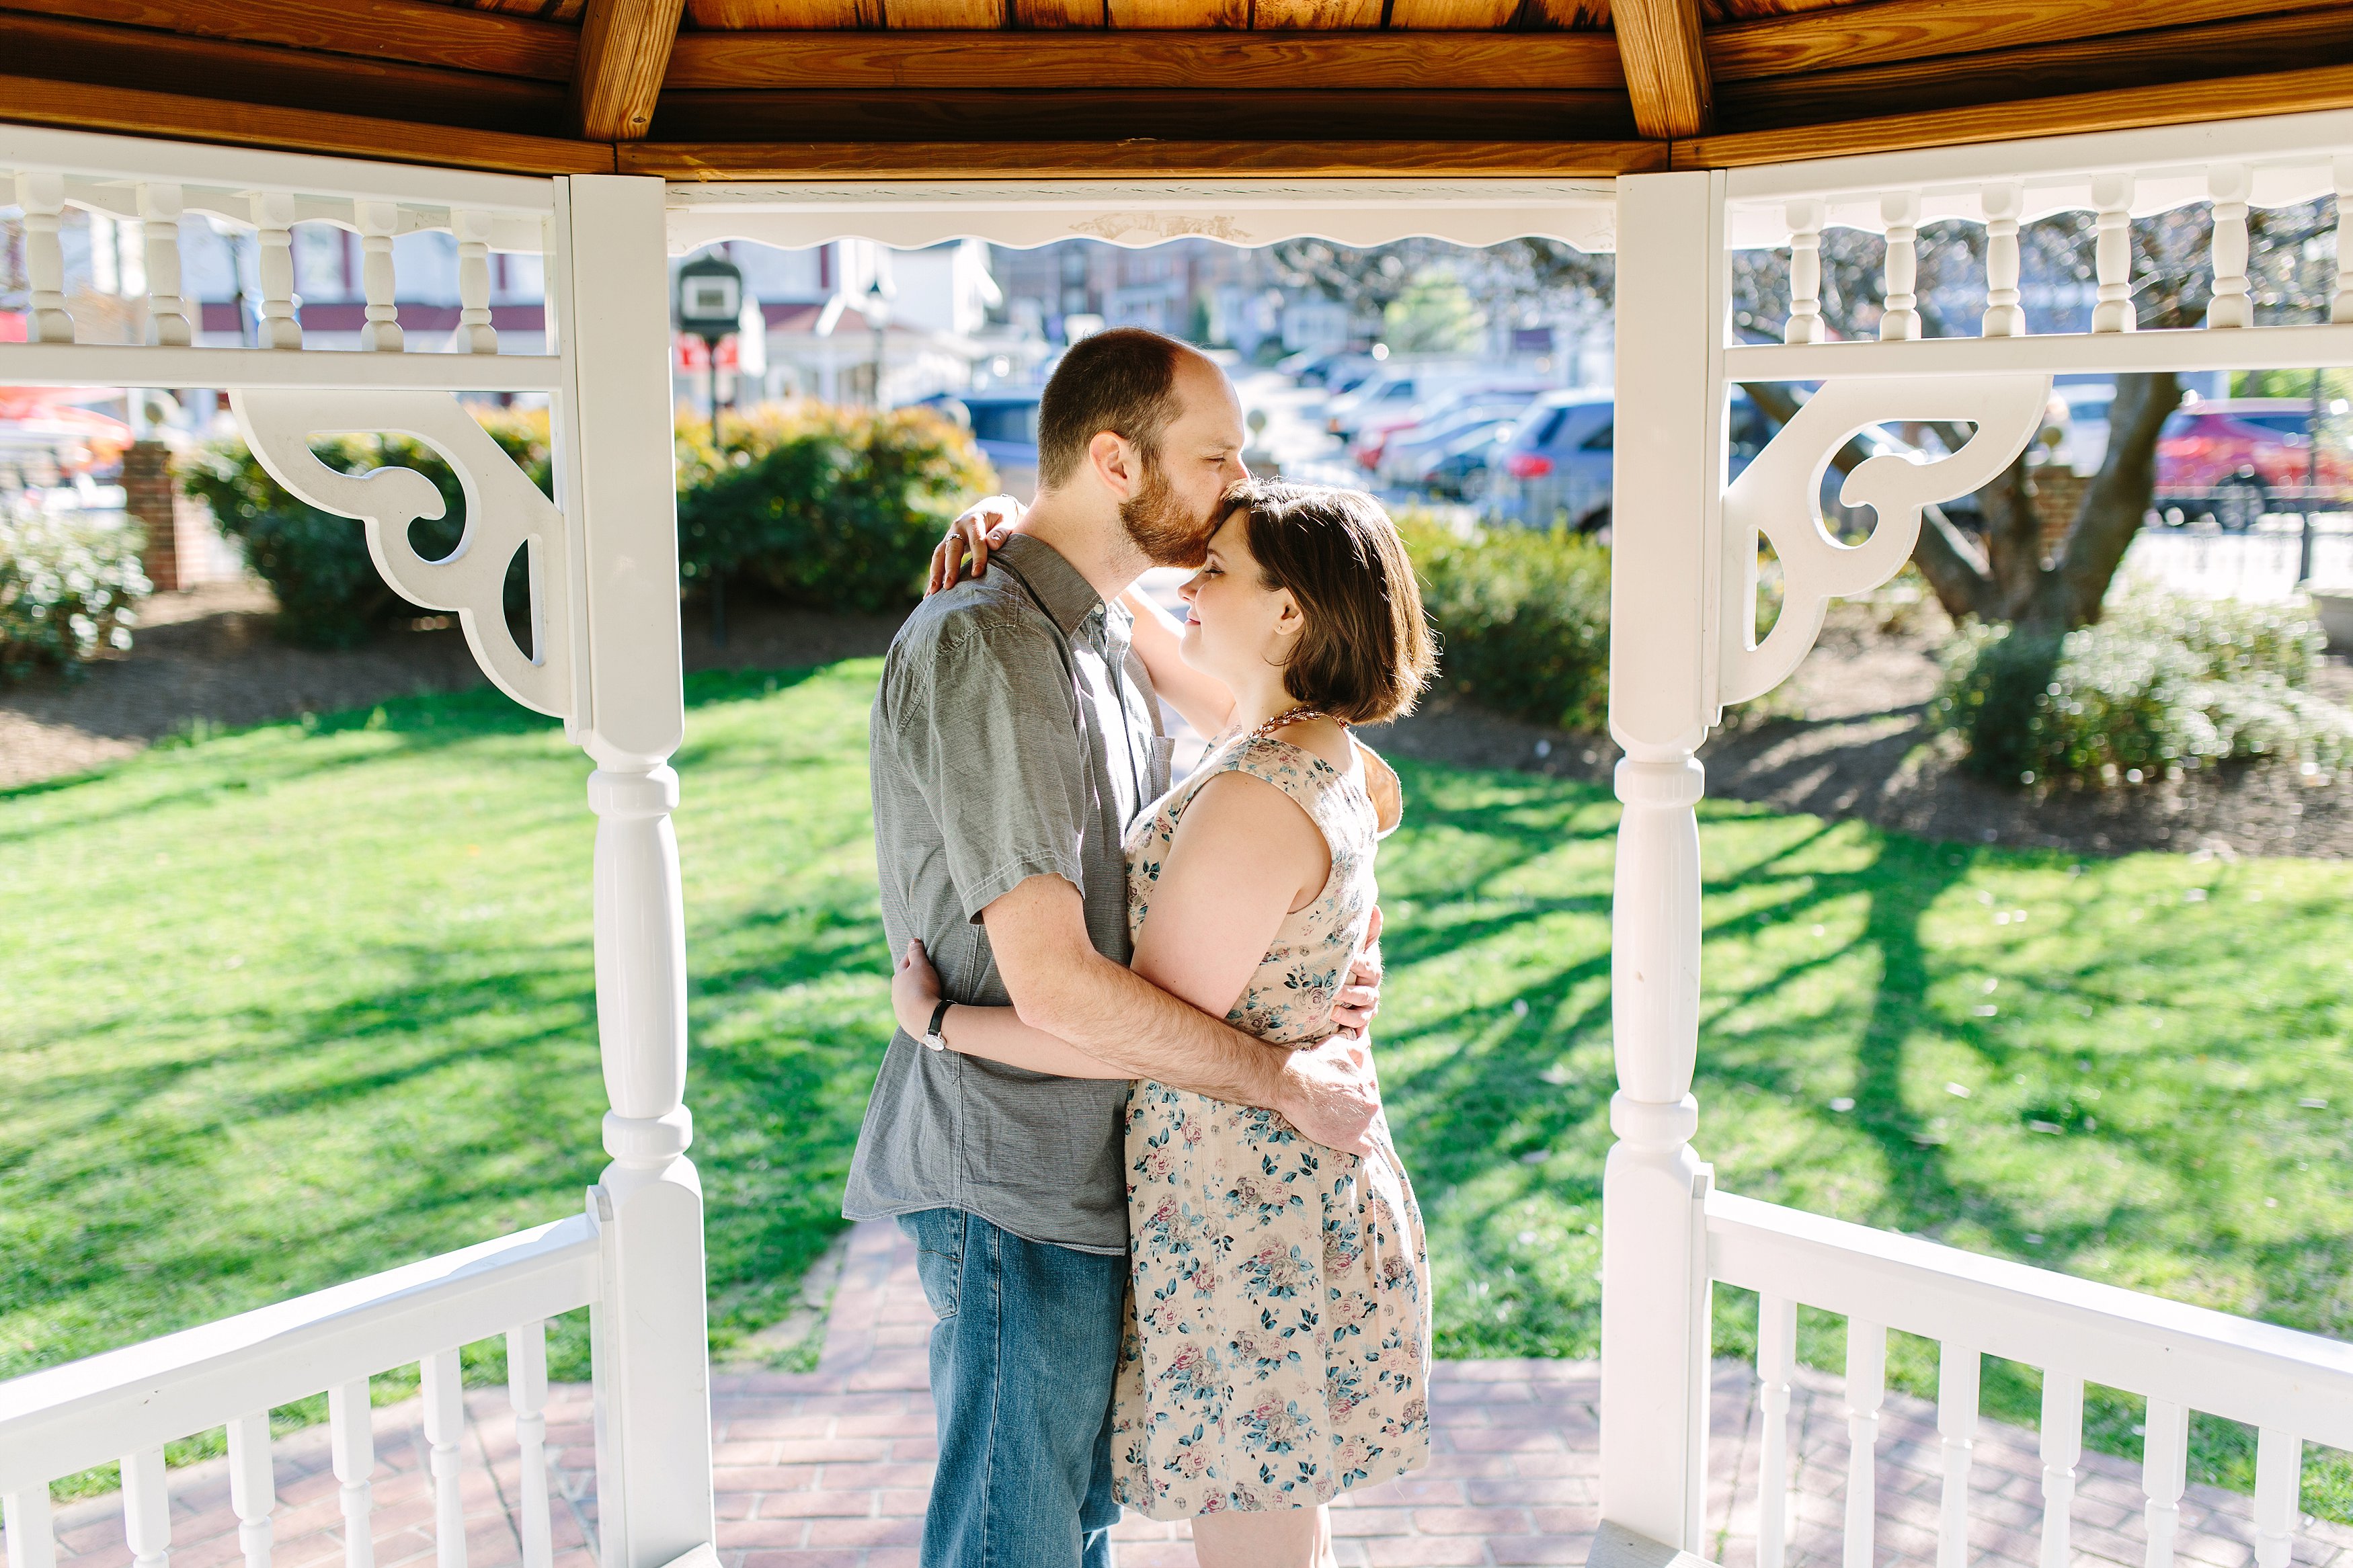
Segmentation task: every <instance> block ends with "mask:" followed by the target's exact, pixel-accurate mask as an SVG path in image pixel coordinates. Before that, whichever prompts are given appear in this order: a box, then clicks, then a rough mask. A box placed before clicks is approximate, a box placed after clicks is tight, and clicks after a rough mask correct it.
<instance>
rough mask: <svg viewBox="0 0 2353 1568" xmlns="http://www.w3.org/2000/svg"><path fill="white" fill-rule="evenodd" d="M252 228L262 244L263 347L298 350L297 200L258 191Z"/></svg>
mask: <svg viewBox="0 0 2353 1568" xmlns="http://www.w3.org/2000/svg"><path fill="white" fill-rule="evenodd" d="M253 226H254V230H255V237H256V239H257V241H258V242H259V243H258V244H257V246H256V250H257V252H258V254H257V255H256V258H255V261H254V270H255V272H256V273H258V274H259V277H260V279H261V346H262V347H263V348H266V349H299V348H301V346H302V323H301V320H300V319H299V318H298V317H297V316H296V315H295V314H294V198H293V197H292V196H290V195H286V194H284V193H283V192H278V191H257V192H255V193H254V196H253Z"/></svg>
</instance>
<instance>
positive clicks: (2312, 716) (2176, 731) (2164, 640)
mask: <svg viewBox="0 0 2353 1568" xmlns="http://www.w3.org/2000/svg"><path fill="white" fill-rule="evenodd" d="M2320 647H2321V637H2320V633H2319V629H2318V628H2317V627H2316V626H2315V625H2314V624H2313V622H2312V619H2311V617H2310V616H2309V614H2308V613H2306V611H2305V610H2304V609H2303V608H2302V607H2301V606H2296V605H2245V604H2237V603H2232V602H2214V601H2205V600H2197V599H2187V598H2178V597H2174V596H2172V595H2142V596H2137V597H2134V598H2128V599H2126V600H2125V601H2123V602H2122V603H2120V604H2119V605H2116V607H2115V608H2114V609H2113V610H2112V611H2111V613H2110V614H2109V615H2108V616H2106V617H2105V619H2103V620H2102V621H2101V622H2100V623H2099V624H2098V625H2097V626H2084V627H2082V628H2080V629H2078V630H2076V631H2073V632H2068V633H2065V634H2064V635H2061V634H2059V633H2056V632H2051V631H2041V630H2034V629H2025V628H2020V627H2016V626H1984V625H1979V626H1968V627H1966V628H1964V629H1963V630H1962V631H1961V632H1959V633H1958V634H1957V635H1956V636H1955V637H1954V639H1953V641H1952V642H1951V643H1950V644H1948V645H1947V648H1946V651H1945V655H1944V664H1945V678H1944V681H1943V683H1942V686H1941V688H1940V689H1939V690H1938V692H1937V694H1936V700H1935V702H1934V703H1933V704H1932V705H1931V708H1930V710H1929V717H1930V721H1931V722H1932V723H1934V724H1935V725H1936V727H1937V728H1939V729H1942V730H1946V731H1952V732H1953V733H1955V734H1957V735H1959V736H1960V738H1961V740H1962V743H1963V745H1964V747H1965V748H1966V750H1965V763H1966V765H1967V766H1968V768H1969V769H1970V771H1972V772H1974V773H1978V774H1980V775H1982V776H1985V777H1988V778H1992V779H1997V780H2000V781H2003V782H2014V783H2020V784H2038V783H2043V782H2049V781H2054V780H2058V779H2073V780H2077V781H2081V782H2084V783H2087V784H2119V783H2122V784H2145V783H2154V782H2155V781H2156V780H2157V779H2158V778H2159V777H2161V776H2162V775H2163V774H2164V773H2166V772H2167V771H2168V770H2169V769H2173V768H2177V767H2179V768H2196V767H2201V766H2206V765H2209V764H2211V763H2221V762H2229V761H2238V760H2245V759H2249V758H2256V757H2279V758H2284V759H2293V760H2294V761H2295V762H2296V763H2297V764H2298V765H2299V766H2301V767H2306V768H2309V769H2313V770H2316V771H2321V772H2334V771H2335V770H2337V768H2340V767H2343V766H2345V765H2346V764H2347V763H2348V762H2353V713H2348V711H2347V710H2344V709H2343V708H2340V707H2338V706H2337V704H2335V703H2333V702H2329V701H2327V700H2324V699H2322V698H2318V697H2315V696H2313V695H2312V694H2311V693H2310V692H2308V691H2306V690H2305V689H2304V687H2305V682H2306V679H2307V678H2308V676H2309V675H2310V673H2311V669H2312V660H2313V657H2314V655H2315V654H2316V653H2317V652H2318V651H2319V649H2320Z"/></svg>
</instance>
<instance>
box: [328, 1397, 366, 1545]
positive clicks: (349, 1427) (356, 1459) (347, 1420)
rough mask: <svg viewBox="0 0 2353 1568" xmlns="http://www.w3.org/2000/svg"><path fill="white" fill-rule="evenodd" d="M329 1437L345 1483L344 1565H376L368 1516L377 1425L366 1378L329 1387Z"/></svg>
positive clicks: (339, 1477)
mask: <svg viewBox="0 0 2353 1568" xmlns="http://www.w3.org/2000/svg"><path fill="white" fill-rule="evenodd" d="M327 1439H328V1449H329V1452H330V1454H331V1456H332V1459H333V1462H334V1467H335V1479H336V1480H337V1481H339V1482H341V1483H342V1491H341V1493H340V1495H341V1497H342V1499H343V1568H375V1531H374V1530H373V1529H372V1527H371V1525H370V1522H369V1518H368V1515H369V1513H370V1511H371V1510H372V1509H373V1508H374V1506H375V1496H374V1488H373V1486H372V1485H371V1484H370V1482H369V1480H368V1478H369V1477H370V1476H372V1475H374V1474H375V1425H374V1417H373V1415H371V1413H370V1411H369V1409H368V1385H367V1379H366V1378H364V1377H363V1378H360V1379H358V1380H356V1381H355V1382H352V1383H346V1384H341V1385H339V1386H337V1387H335V1388H332V1389H329V1390H328V1391H327Z"/></svg>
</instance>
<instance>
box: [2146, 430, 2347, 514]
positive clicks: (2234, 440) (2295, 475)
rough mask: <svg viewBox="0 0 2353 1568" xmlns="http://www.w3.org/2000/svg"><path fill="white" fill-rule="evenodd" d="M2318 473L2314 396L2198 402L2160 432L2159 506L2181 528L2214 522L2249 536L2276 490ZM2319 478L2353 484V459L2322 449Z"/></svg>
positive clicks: (2336, 486)
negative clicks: (2314, 447)
mask: <svg viewBox="0 0 2353 1568" xmlns="http://www.w3.org/2000/svg"><path fill="white" fill-rule="evenodd" d="M2313 472H2314V464H2313V460H2312V403H2311V400H2310V399H2308V398H2303V397H2232V398H2214V399H2211V400H2208V401H2203V402H2199V403H2191V404H2188V405H2184V406H2182V407H2180V408H2178V409H2176V410H2175V411H2174V412H2173V413H2171V414H2170V415H2168V416H2166V421H2165V426H2164V428H2163V429H2162V430H2160V431H2159V432H2158V437H2157V505H2158V511H2159V513H2160V514H2161V515H2162V516H2163V517H2164V518H2165V520H2166V521H2168V523H2171V524H2173V525H2174V526H2176V527H2179V526H2180V525H2181V524H2182V523H2185V522H2188V521H2191V520H2193V519H2198V518H2211V520H2212V521H2214V523H2215V524H2216V526H2218V527H2220V528H2221V529H2223V530H2224V531H2228V532H2232V533H2237V532H2242V531H2245V530H2247V529H2249V528H2252V527H2253V526H2254V524H2255V521H2256V520H2257V519H2258V518H2260V517H2262V516H2263V514H2264V513H2265V512H2268V511H2270V510H2273V506H2272V492H2273V491H2274V490H2280V489H2293V490H2300V489H2303V488H2304V487H2305V485H2306V482H2307V479H2309V478H2310V477H2312V476H2313ZM2317 478H2318V479H2319V481H2320V483H2321V484H2322V485H2323V486H2326V487H2328V488H2330V489H2341V488H2343V487H2344V486H2346V485H2347V484H2348V483H2353V462H2348V460H2347V459H2346V458H2344V457H2343V456H2341V455H2340V454H2337V453H2335V452H2331V451H2329V450H2327V448H2326V447H2323V448H2322V450H2321V453H2320V460H2319V463H2318V465H2317Z"/></svg>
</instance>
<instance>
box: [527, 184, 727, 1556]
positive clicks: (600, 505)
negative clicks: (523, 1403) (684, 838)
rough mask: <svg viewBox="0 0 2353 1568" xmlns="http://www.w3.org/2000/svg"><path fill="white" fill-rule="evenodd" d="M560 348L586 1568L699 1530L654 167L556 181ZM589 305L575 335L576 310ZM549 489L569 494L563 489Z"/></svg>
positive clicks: (697, 1223) (706, 1422) (703, 1440)
mask: <svg viewBox="0 0 2353 1568" xmlns="http://www.w3.org/2000/svg"><path fill="white" fill-rule="evenodd" d="M568 217H569V222H570V233H569V235H568V237H567V239H566V245H567V247H568V250H567V255H568V258H569V260H570V272H571V276H570V279H569V280H568V288H567V291H566V294H565V312H566V313H567V314H566V320H565V327H564V334H565V335H564V342H565V345H566V348H565V352H566V353H567V354H568V355H569V356H570V358H571V361H572V363H573V364H574V366H575V372H576V374H577V378H578V380H577V386H576V391H575V393H574V395H573V401H572V403H571V405H570V406H571V408H572V410H573V412H572V416H571V422H570V423H569V425H568V426H566V433H567V435H568V437H569V438H570V439H572V440H574V441H576V442H577V443H578V447H577V449H578V451H579V452H580V453H581V454H582V458H583V461H582V462H581V464H580V466H579V471H580V473H581V475H582V479H583V482H582V490H581V494H580V497H579V500H578V503H577V505H576V508H575V510H577V511H578V513H579V517H580V522H581V525H582V537H583V540H584V544H583V555H584V563H583V565H584V572H585V575H586V586H587V596H588V608H589V616H588V620H589V664H590V685H591V697H590V702H589V711H588V712H587V713H586V715H585V716H582V717H581V718H579V719H575V722H574V724H573V725H572V731H573V735H574V738H575V740H577V741H578V742H580V743H581V744H582V745H583V746H584V747H585V748H586V750H587V752H588V754H589V755H590V756H591V757H592V758H594V759H595V760H596V772H595V773H593V774H592V775H590V778H589V781H588V801H589V805H590V806H591V807H592V808H593V809H594V810H595V811H596V816H597V824H596V869H595V910H596V1026H597V1035H598V1038H599V1042H600V1045H601V1047H602V1054H603V1059H604V1067H605V1089H606V1095H607V1099H608V1100H609V1101H610V1102H611V1105H612V1110H610V1111H609V1112H608V1113H607V1116H606V1118H605V1149H606V1152H607V1153H609V1154H610V1155H611V1156H612V1163H611V1164H609V1165H607V1167H606V1168H605V1171H604V1173H603V1174H602V1175H601V1176H600V1177H599V1178H598V1185H597V1187H596V1189H595V1204H594V1205H593V1206H592V1208H591V1210H590V1215H591V1218H592V1221H593V1222H594V1223H595V1224H596V1226H597V1229H598V1233H599V1236H600V1238H601V1243H602V1248H603V1250H602V1254H601V1258H602V1276H601V1278H602V1284H601V1286H600V1299H599V1300H598V1303H597V1306H596V1310H595V1311H594V1312H593V1313H592V1314H591V1318H590V1327H591V1332H592V1337H593V1340H594V1347H593V1348H594V1352H595V1355H596V1369H597V1373H596V1433H597V1444H596V1451H597V1491H596V1496H597V1512H598V1520H599V1531H600V1534H601V1540H602V1544H601V1548H600V1551H599V1553H598V1562H599V1563H601V1564H602V1565H603V1568H661V1565H662V1564H664V1563H669V1562H670V1561H671V1560H672V1559H674V1558H676V1557H677V1556H679V1555H680V1554H681V1552H687V1551H689V1550H690V1549H691V1548H693V1547H696V1546H700V1545H707V1544H709V1543H710V1542H711V1541H712V1539H713V1527H712V1483H711V1396H710V1366H709V1362H708V1359H707V1356H706V1351H705V1347H706V1345H707V1343H708V1337H707V1332H706V1327H705V1314H706V1305H705V1297H704V1289H703V1257H702V1190H701V1187H700V1184H699V1181H698V1178H697V1176H696V1174H695V1170H694V1165H693V1163H692V1162H691V1160H689V1159H688V1158H687V1157H686V1149H687V1145H688V1144H689V1143H690V1142H691V1140H692V1137H693V1125H694V1124H693V1118H692V1116H691V1114H690V1113H689V1111H688V1110H687V1108H686V1105H685V1103H684V1095H685V1089H686V942H685V916H684V910H683V908H682V906H681V898H680V890H679V871H678V844H677V840H676V838H675V837H674V836H673V834H672V832H671V829H670V813H671V812H672V811H673V810H675V809H676V807H677V804H678V775H677V774H676V773H673V772H672V771H671V770H670V767H669V766H668V759H669V757H670V752H673V751H675V750H676V749H677V747H678V744H679V742H680V739H681V735H682V733H683V726H684V718H685V707H684V692H683V687H682V678H681V659H680V647H679V620H678V525H677V492H676V489H675V485H674V481H673V479H672V473H671V470H672V463H673V458H672V454H671V449H670V307H669V290H668V283H669V258H668V257H667V255H666V254H665V252H664V247H663V232H664V231H663V207H662V184H661V182H660V181H659V180H648V179H633V178H628V177H624V176H618V175H595V176H584V177H579V178H575V179H573V180H572V181H570V182H569V208H568ZM582 322H593V323H594V324H595V325H594V330H592V331H581V330H579V323H582ZM568 504H569V503H568Z"/></svg>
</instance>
